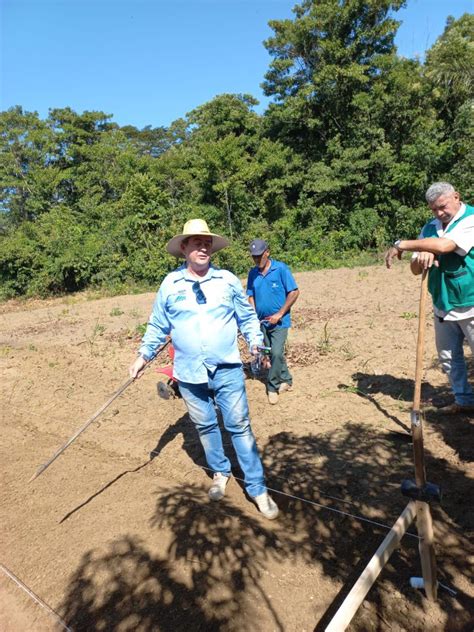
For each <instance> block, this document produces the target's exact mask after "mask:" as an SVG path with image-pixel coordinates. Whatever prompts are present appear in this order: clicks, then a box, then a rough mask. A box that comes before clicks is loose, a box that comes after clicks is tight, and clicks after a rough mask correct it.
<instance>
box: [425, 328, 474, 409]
mask: <svg viewBox="0 0 474 632" xmlns="http://www.w3.org/2000/svg"><path fill="white" fill-rule="evenodd" d="M434 324H435V335H436V348H437V350H438V357H439V360H440V362H441V366H442V367H443V370H444V372H445V373H446V374H447V376H448V378H449V382H450V384H451V388H452V389H453V393H454V399H455V401H456V403H457V404H461V405H462V406H473V405H474V394H473V392H472V388H471V386H470V385H469V383H468V381H467V367H466V361H465V359H464V351H463V342H464V338H466V340H467V341H468V343H469V346H470V347H471V351H472V353H474V321H473V319H472V318H471V319H469V318H466V319H464V320H443V322H440V321H439V318H438V317H437V316H435V318H434Z"/></svg>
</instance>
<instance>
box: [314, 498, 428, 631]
mask: <svg viewBox="0 0 474 632" xmlns="http://www.w3.org/2000/svg"><path fill="white" fill-rule="evenodd" d="M415 513H416V507H415V502H414V501H412V500H411V501H410V502H409V503H408V505H407V506H406V507H405V509H404V511H403V513H402V514H401V515H400V517H399V518H398V520H397V521H396V522H395V524H394V525H393V527H392V528H391V529H390V531H389V532H388V533H387V535H386V537H385V538H384V541H383V542H382V544H381V545H380V546H379V548H378V549H377V550H376V551H375V553H374V555H373V556H372V558H371V560H370V562H369V563H368V564H367V566H366V567H365V569H364V571H363V572H362V574H361V575H360V576H359V579H358V580H357V581H356V583H355V584H354V586H353V587H352V589H351V591H350V593H349V594H348V595H347V597H346V598H345V599H344V601H343V602H342V604H341V606H340V607H339V609H338V611H337V612H336V614H335V615H334V617H333V618H332V619H331V621H330V623H329V625H328V626H327V628H326V631H325V632H343V630H345V629H346V628H347V626H348V625H349V623H350V622H351V620H352V618H353V616H354V615H355V613H356V612H357V610H358V608H359V606H360V604H361V603H362V602H363V601H364V599H365V596H366V595H367V593H368V592H369V590H370V589H371V588H372V586H373V584H374V583H375V580H376V579H377V577H378V576H379V574H380V571H381V570H382V569H383V567H384V566H385V564H386V563H387V562H388V560H389V558H390V556H391V555H392V553H393V551H394V550H395V549H396V547H397V546H398V543H399V542H400V540H401V539H402V537H403V536H404V534H405V533H406V530H407V529H408V527H409V526H410V524H411V523H412V522H413V520H414V519H415Z"/></svg>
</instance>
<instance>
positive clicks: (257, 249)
mask: <svg viewBox="0 0 474 632" xmlns="http://www.w3.org/2000/svg"><path fill="white" fill-rule="evenodd" d="M269 249H270V247H269V245H268V244H267V242H266V241H265V240H264V239H254V240H253V241H252V242H250V246H249V252H250V254H251V255H252V257H253V256H255V257H259V256H260V255H263V253H264V252H265V250H269Z"/></svg>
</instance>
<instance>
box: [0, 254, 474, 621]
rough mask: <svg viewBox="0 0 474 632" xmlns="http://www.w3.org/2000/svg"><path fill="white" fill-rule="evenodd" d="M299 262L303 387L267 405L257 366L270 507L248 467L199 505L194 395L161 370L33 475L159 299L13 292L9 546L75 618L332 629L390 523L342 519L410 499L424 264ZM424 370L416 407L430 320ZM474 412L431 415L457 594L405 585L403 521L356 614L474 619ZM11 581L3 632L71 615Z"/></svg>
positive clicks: (431, 378) (13, 565)
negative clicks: (322, 266)
mask: <svg viewBox="0 0 474 632" xmlns="http://www.w3.org/2000/svg"><path fill="white" fill-rule="evenodd" d="M296 276H297V279H298V282H299V284H300V289H301V297H300V300H299V301H298V303H297V305H296V307H295V309H294V324H295V326H294V328H293V329H292V330H291V334H290V341H289V350H288V357H289V360H290V364H291V369H292V372H293V375H294V380H295V389H294V391H293V392H289V393H285V394H284V395H282V396H281V397H280V402H279V404H278V405H277V406H272V407H270V406H269V405H268V404H267V401H266V397H265V392H264V386H263V384H262V383H260V382H258V381H256V380H249V381H248V382H247V384H248V395H249V401H250V406H251V413H252V424H253V428H254V432H255V434H256V436H257V441H258V444H259V447H260V449H261V452H262V456H263V459H264V462H265V466H266V471H267V475H268V485H269V487H270V488H272V489H274V490H278V492H275V493H274V494H273V495H274V497H275V499H276V500H277V501H278V503H279V505H280V507H281V515H280V517H279V518H278V519H277V520H276V521H274V522H269V521H266V520H265V519H264V518H262V517H261V516H260V515H259V514H258V512H257V510H256V508H255V507H254V505H253V504H252V503H250V502H249V501H248V499H247V498H246V497H245V494H244V492H243V490H242V487H241V484H240V482H239V481H238V480H237V479H235V480H232V481H231V482H230V484H229V486H228V494H227V496H226V497H225V499H224V500H222V501H221V502H219V503H211V502H210V501H209V500H208V498H207V488H208V486H209V478H208V474H207V472H206V471H205V470H204V469H202V468H201V467H200V466H201V465H204V460H203V454H202V450H201V447H200V444H199V441H198V439H197V436H196V433H195V431H194V428H193V427H192V425H191V423H190V422H189V420H188V417H187V415H186V410H185V406H184V404H183V402H182V400H180V399H175V400H168V401H165V400H162V399H158V397H157V392H156V385H157V381H158V379H159V376H158V375H157V374H156V373H155V371H154V370H153V368H149V369H148V370H147V371H146V372H145V375H144V376H143V377H142V378H141V379H140V380H138V381H137V382H136V383H134V384H133V385H132V386H131V387H130V388H128V389H127V390H126V391H125V393H124V394H123V395H122V396H121V397H119V398H118V399H117V400H116V401H115V402H114V403H113V404H112V405H111V406H110V407H109V408H108V409H107V411H106V412H105V413H104V414H102V415H101V416H100V417H99V418H98V420H97V421H96V422H94V423H93V424H91V426H90V427H89V428H88V429H87V431H86V432H84V434H82V435H81V436H80V437H79V438H78V439H77V440H76V441H75V443H73V444H72V445H71V446H70V447H69V448H68V449H67V450H66V451H65V452H64V454H63V455H62V456H60V457H59V458H58V459H57V460H56V461H55V462H54V463H53V464H52V465H51V466H50V468H49V469H47V470H46V471H45V472H44V473H43V474H42V475H41V476H40V477H38V478H37V479H36V480H35V481H34V482H32V483H30V484H29V483H28V480H29V479H30V477H31V476H32V474H33V473H34V472H35V471H36V469H37V468H38V467H39V465H40V464H42V463H44V462H46V461H47V460H48V459H49V458H50V457H51V456H52V455H53V454H54V452H55V451H56V450H57V449H58V447H60V446H61V445H62V444H63V443H65V441H66V440H67V439H68V438H69V437H70V436H71V435H72V434H73V433H74V431H75V430H77V429H78V428H79V427H80V426H82V425H83V424H84V423H85V422H86V421H87V419H88V418H89V417H91V415H92V414H93V413H94V412H95V411H96V410H97V409H98V408H99V407H100V406H101V405H102V404H103V403H104V402H105V401H106V400H107V399H108V398H109V397H110V396H111V394H112V393H113V392H114V391H116V390H117V389H118V388H119V387H120V386H121V385H122V384H123V383H124V382H125V381H126V379H127V367H128V365H129V364H130V363H131V361H132V360H133V358H134V356H135V351H136V348H137V338H136V334H135V330H136V327H137V325H139V324H141V323H143V322H145V321H146V320H147V317H148V314H149V312H150V309H151V304H152V301H153V295H152V294H144V295H136V296H122V297H114V298H106V299H99V300H87V297H86V296H79V297H72V298H64V299H56V300H50V301H47V302H41V301H35V302H32V303H9V304H6V305H4V306H3V307H2V309H1V316H0V319H1V320H0V323H1V329H0V344H1V348H0V350H1V362H2V366H3V368H2V381H1V398H2V411H3V419H2V432H1V437H0V441H1V445H0V450H1V455H0V456H1V461H2V479H3V480H2V485H1V508H2V533H1V551H0V562H1V563H2V564H4V565H5V567H7V568H8V569H10V570H11V571H12V572H13V573H15V575H16V576H18V577H19V578H20V579H21V580H22V581H23V582H24V583H25V584H26V585H27V586H28V587H29V588H30V589H31V590H32V591H34V593H36V594H37V595H38V596H39V597H40V598H41V599H43V600H44V601H45V602H46V603H47V604H49V606H50V607H51V608H53V609H54V610H55V611H56V612H57V613H58V614H59V615H60V616H61V617H62V619H63V620H64V621H65V622H67V624H68V625H69V626H70V627H71V628H72V629H74V630H76V631H80V630H81V631H87V632H90V631H93V630H104V631H109V630H116V631H118V632H123V631H125V630H127V631H128V630H134V631H135V630H138V631H152V630H153V631H155V630H162V631H164V632H168V631H169V632H171V631H177V630H178V631H179V630H187V631H195V630H200V631H206V632H207V631H214V630H215V631H217V630H219V631H237V630H239V631H240V630H252V631H270V630H271V631H273V630H276V631H283V630H284V631H298V632H301V631H303V630H306V631H310V630H314V629H316V630H323V629H324V628H325V626H326V625H327V623H328V622H329V620H330V619H331V617H332V615H333V614H334V613H335V611H336V610H337V608H338V606H339V605H340V604H341V602H342V600H343V598H344V596H345V594H347V592H348V590H349V589H350V587H351V585H352V583H353V582H354V581H355V579H356V578H357V577H358V575H359V574H360V573H361V571H362V570H363V568H364V566H365V565H366V563H367V562H368V560H369V559H370V557H371V555H372V554H373V553H374V552H375V550H376V548H377V546H378V545H379V544H380V542H381V541H382V539H383V538H384V537H385V535H386V533H387V530H386V529H385V528H384V527H383V526H382V527H379V526H376V525H375V524H371V523H368V522H363V521H361V520H359V519H357V518H355V517H351V516H350V515H346V514H353V515H356V516H364V517H366V518H368V519H370V520H373V521H376V522H379V523H383V524H384V525H388V526H391V525H392V524H393V523H394V521H395V520H396V519H397V517H398V516H399V514H400V513H401V512H402V510H403V508H404V507H405V505H406V503H407V499H406V498H404V497H403V496H402V495H401V493H400V491H399V487H400V482H401V481H402V480H403V479H404V478H407V477H412V476H413V459H412V445H411V442H410V437H409V435H408V434H407V430H409V424H410V422H409V411H410V407H411V400H412V397H413V376H414V365H415V348H416V337H417V325H418V319H417V317H416V314H417V311H418V297H419V286H420V285H419V278H418V279H415V278H414V277H412V276H411V275H410V274H409V271H408V270H407V268H406V267H405V266H402V265H399V266H398V267H396V268H395V269H394V270H392V271H387V270H385V269H382V268H381V267H380V268H359V269H354V270H349V269H341V270H335V271H321V272H315V273H305V274H300V275H296ZM161 362H162V364H166V359H165V358H163V359H162V361H161ZM157 363H158V364H159V362H158V361H157ZM425 364H426V367H427V368H426V370H425V372H424V385H423V393H422V396H423V400H424V402H425V403H426V402H428V401H429V400H431V399H432V398H433V397H434V396H440V395H442V396H443V395H449V389H448V388H447V383H446V379H445V377H444V376H443V374H442V373H441V371H440V369H439V368H438V366H437V364H436V360H435V349H434V341H433V327H432V324H431V319H430V317H429V318H428V323H427V337H426V363H425ZM471 426H472V420H470V419H469V418H468V417H457V418H452V419H449V418H439V417H437V416H435V415H433V414H431V415H430V414H428V415H427V419H426V423H425V451H426V468H427V476H428V480H430V481H432V482H433V483H438V484H441V485H442V486H443V489H444V499H443V502H442V505H441V506H434V507H433V517H434V525H435V537H436V543H437V544H436V549H437V561H438V568H439V578H440V581H441V582H442V583H443V584H446V585H447V586H449V587H450V588H452V589H453V590H455V591H456V593H457V594H456V595H455V596H454V595H452V594H450V593H449V592H447V591H446V590H443V589H440V591H439V599H438V601H437V603H430V602H428V601H427V600H426V598H425V597H424V594H423V593H422V592H420V591H417V590H414V589H412V588H411V587H410V585H409V578H410V577H411V576H419V575H420V574H421V570H420V560H419V555H418V549H417V540H416V538H414V537H412V536H408V535H407V536H405V537H404V538H403V540H402V545H401V547H400V548H399V549H398V550H397V551H396V552H395V553H394V554H393V556H392V558H391V559H390V561H389V563H388V564H387V565H386V566H385V568H384V569H383V571H382V573H381V575H380V577H379V579H378V580H377V582H376V583H375V585H374V586H373V588H372V589H371V591H370V592H369V594H368V596H367V598H366V600H365V601H364V603H363V605H362V606H361V608H360V609H359V611H358V613H357V614H356V616H355V618H354V619H353V622H352V623H351V625H350V628H349V629H350V630H357V631H364V632H366V631H375V630H377V631H389V630H390V631H394V630H395V631H402V630H407V631H410V632H412V631H416V630H429V631H438V630H453V631H454V630H470V629H472V618H471V617H472V612H473V604H474V591H473V587H472V585H471V584H470V581H469V580H470V577H469V573H470V570H472V562H473V548H472V546H471V544H470V543H469V535H470V533H472V527H473V522H474V520H473V509H472V498H473V493H472V489H473V466H472V460H473V456H474V450H473V446H472V442H469V438H470V435H469V433H470V430H471ZM226 443H227V445H228V449H229V453H230V454H232V449H231V446H230V445H229V441H228V438H227V439H226ZM234 461H235V458H234ZM235 474H236V476H237V477H239V470H238V469H237V468H235ZM280 492H284V494H281V493H280ZM285 494H286V495H285ZM294 496H296V497H297V498H294ZM332 510H338V511H339V512H346V514H345V513H337V512H336V511H332ZM410 531H411V532H412V533H416V528H415V526H414V525H413V526H412V527H411V528H410ZM0 587H1V592H2V597H1V603H0V609H1V610H2V612H3V614H2V615H0V628H1V629H2V630H3V631H11V630H14V631H15V632H17V631H21V632H24V631H27V630H34V631H35V632H36V631H47V630H56V629H59V627H58V625H57V623H56V622H55V620H54V619H53V618H52V617H51V616H50V615H49V614H48V613H47V612H46V611H45V610H44V609H42V608H41V607H40V606H39V605H37V604H36V603H35V602H34V601H33V600H32V599H31V598H30V597H28V596H27V595H26V594H25V593H24V592H23V591H22V590H21V589H20V588H18V586H17V585H15V584H14V583H13V582H12V581H11V580H9V579H8V578H7V577H6V576H4V575H2V573H0Z"/></svg>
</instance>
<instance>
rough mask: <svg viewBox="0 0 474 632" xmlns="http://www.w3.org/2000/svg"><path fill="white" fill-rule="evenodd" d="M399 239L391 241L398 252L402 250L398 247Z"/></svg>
mask: <svg viewBox="0 0 474 632" xmlns="http://www.w3.org/2000/svg"><path fill="white" fill-rule="evenodd" d="M401 241H402V240H401V239H397V241H394V242H393V247H394V248H396V249H397V250H398V252H403V250H402V248H400V243H401Z"/></svg>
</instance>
